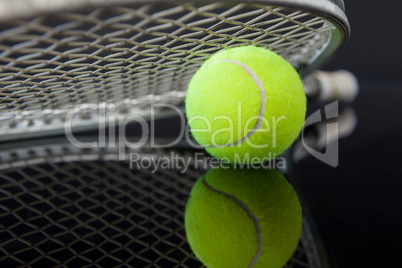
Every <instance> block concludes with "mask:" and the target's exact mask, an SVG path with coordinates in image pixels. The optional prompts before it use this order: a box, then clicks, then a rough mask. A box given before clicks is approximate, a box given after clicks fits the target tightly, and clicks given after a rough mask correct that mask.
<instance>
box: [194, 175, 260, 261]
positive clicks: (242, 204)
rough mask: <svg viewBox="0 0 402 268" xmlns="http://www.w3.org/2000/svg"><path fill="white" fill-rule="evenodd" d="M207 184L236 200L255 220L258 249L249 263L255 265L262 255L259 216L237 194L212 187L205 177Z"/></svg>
mask: <svg viewBox="0 0 402 268" xmlns="http://www.w3.org/2000/svg"><path fill="white" fill-rule="evenodd" d="M202 181H203V182H204V184H205V186H206V187H207V188H208V189H209V190H211V191H213V192H216V193H218V194H221V195H223V196H226V197H227V198H230V199H232V200H233V201H235V202H236V203H237V204H238V205H239V206H240V207H241V208H242V209H243V210H244V212H246V213H247V215H248V216H249V218H250V219H251V220H252V221H253V223H254V226H255V231H256V233H257V251H256V253H255V255H254V257H253V259H252V260H251V262H250V264H249V265H248V267H249V268H250V267H253V266H254V265H255V264H256V263H257V262H258V259H259V258H260V256H261V251H262V235H261V228H260V221H259V219H258V218H257V216H255V215H254V213H253V212H252V211H251V210H250V209H249V208H248V207H247V205H246V204H245V203H243V202H242V201H241V200H240V199H238V198H237V197H236V196H234V195H231V194H228V193H225V192H222V191H220V190H218V189H215V188H214V187H212V186H211V185H210V184H209V183H208V182H207V180H206V179H205V177H204V178H203V180H202Z"/></svg>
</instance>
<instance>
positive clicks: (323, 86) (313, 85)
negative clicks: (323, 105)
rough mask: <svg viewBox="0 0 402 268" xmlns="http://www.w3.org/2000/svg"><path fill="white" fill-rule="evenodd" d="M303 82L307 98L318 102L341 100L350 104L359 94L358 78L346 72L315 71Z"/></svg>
mask: <svg viewBox="0 0 402 268" xmlns="http://www.w3.org/2000/svg"><path fill="white" fill-rule="evenodd" d="M303 82H304V87H305V91H306V95H307V97H309V98H310V99H314V100H317V101H334V100H339V101H342V102H347V103H350V102H353V101H354V99H355V98H356V96H357V94H358V93H359V83H358V81H357V78H356V76H355V75H354V74H352V73H351V72H349V71H346V70H339V71H335V72H324V71H314V72H313V73H311V74H310V75H309V76H308V77H306V78H305V79H304V81H303Z"/></svg>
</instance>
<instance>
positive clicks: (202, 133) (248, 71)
mask: <svg viewBox="0 0 402 268" xmlns="http://www.w3.org/2000/svg"><path fill="white" fill-rule="evenodd" d="M185 105H186V114H187V118H188V122H189V126H190V129H191V133H192V135H193V137H194V138H195V140H196V141H197V142H198V143H199V144H200V145H202V146H204V147H205V148H206V150H207V151H208V152H209V153H210V154H211V155H213V156H215V157H217V158H220V159H225V160H226V161H228V162H231V163H236V162H240V161H241V162H243V161H244V159H245V157H247V158H255V161H254V163H256V162H258V159H261V161H260V162H264V161H268V160H271V159H273V158H275V157H276V156H279V155H280V154H281V153H283V152H284V151H285V150H286V149H287V148H288V147H289V146H290V145H291V144H292V143H293V141H294V140H295V139H296V138H297V136H298V135H299V133H300V130H301V129H302V126H303V124H304V118H305V115H306V96H305V93H304V90H303V84H302V82H301V80H300V77H299V75H298V73H297V72H296V70H295V69H294V68H293V67H292V66H291V65H290V64H289V63H288V62H286V61H285V60H284V59H283V58H281V57H280V56H278V55H277V54H276V53H274V52H272V51H270V50H268V49H265V48H261V47H255V46H243V47H236V48H229V49H226V50H223V51H220V52H218V53H217V54H214V55H213V56H212V57H210V58H209V59H208V60H206V61H205V63H204V64H203V65H202V66H201V68H200V69H199V70H198V71H197V72H196V74H195V75H194V76H193V77H192V79H191V81H190V83H189V86H188V91H187V97H186V101H185Z"/></svg>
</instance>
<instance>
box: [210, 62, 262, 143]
mask: <svg viewBox="0 0 402 268" xmlns="http://www.w3.org/2000/svg"><path fill="white" fill-rule="evenodd" d="M219 62H230V63H233V64H236V65H238V66H240V67H241V68H243V70H245V71H246V73H247V74H248V75H249V76H250V77H251V79H253V81H254V83H255V84H256V85H257V87H258V89H259V90H260V95H261V106H260V112H259V113H258V120H257V123H256V124H255V126H254V127H253V129H252V130H251V131H250V132H249V133H248V134H247V135H246V136H244V137H243V138H242V139H241V140H239V141H237V142H235V143H233V144H225V145H216V146H206V147H205V148H219V147H233V146H236V145H238V144H240V143H243V142H245V141H246V140H248V139H249V138H250V137H251V135H253V134H254V133H255V132H257V131H258V130H260V129H261V127H262V118H264V113H265V103H266V101H267V94H266V92H265V90H264V84H263V83H262V81H261V79H260V78H259V77H258V75H257V74H256V73H255V72H254V71H253V69H251V68H250V67H249V66H248V65H246V64H244V63H242V62H240V61H238V60H232V59H224V60H218V61H215V62H212V63H210V64H208V65H207V66H209V65H211V64H215V63H219Z"/></svg>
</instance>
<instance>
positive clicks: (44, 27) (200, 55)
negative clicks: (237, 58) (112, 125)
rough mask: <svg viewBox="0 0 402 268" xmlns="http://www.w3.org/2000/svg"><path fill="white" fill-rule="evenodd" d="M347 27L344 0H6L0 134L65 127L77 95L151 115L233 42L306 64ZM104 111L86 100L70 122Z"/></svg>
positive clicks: (178, 98) (0, 23)
mask: <svg viewBox="0 0 402 268" xmlns="http://www.w3.org/2000/svg"><path fill="white" fill-rule="evenodd" d="M177 2H179V3H177ZM348 35H349V24H348V21H347V18H346V16H345V14H344V12H343V2H342V0H314V1H313V0H297V1H296V0H258V1H241V2H236V1H222V2H217V3H213V2H210V1H169V0H159V1H155V0H146V1H145V0H99V1H92V0H52V1H43V0H13V1H0V139H1V140H10V139H20V138H23V137H32V136H41V135H46V134H50V133H62V132H63V122H64V120H65V117H66V114H67V112H68V111H69V110H70V109H71V108H72V107H75V106H77V105H81V106H80V107H81V108H85V107H86V106H85V105H87V104H99V107H98V109H99V110H102V109H105V108H104V107H106V105H105V104H110V103H112V104H114V105H116V108H115V109H114V110H113V111H109V112H111V114H110V115H115V116H116V115H132V114H138V115H141V116H144V117H148V116H150V104H152V103H163V104H173V105H175V104H181V103H182V102H183V99H184V97H185V95H186V88H187V83H188V81H189V79H190V78H191V76H192V74H193V73H194V72H195V71H196V70H197V68H198V67H199V66H200V65H201V63H202V62H203V61H204V60H205V59H206V58H208V57H209V56H210V55H211V54H213V53H215V52H217V51H219V50H222V49H225V48H228V47H233V46H240V45H247V44H254V45H258V46H263V47H267V48H270V49H272V50H274V51H276V52H277V53H278V54H280V55H281V56H283V57H284V58H285V59H286V60H288V61H289V62H290V63H291V64H292V65H293V66H295V67H296V68H297V69H298V70H299V71H300V72H301V73H302V74H308V73H310V72H311V71H312V70H314V69H316V68H317V67H318V66H320V65H322V64H323V63H324V62H325V61H326V60H327V59H328V58H329V57H330V56H332V55H333V54H334V53H335V52H336V51H337V50H338V49H339V48H340V47H341V46H342V44H343V43H344V42H345V40H346V39H347V38H348ZM311 85H314V82H313V83H309V86H308V89H309V91H307V94H315V93H314V86H313V88H311ZM310 92H313V93H310ZM314 96H315V95H314ZM88 111H89V112H88ZM164 114H165V113H164V112H163V110H160V111H157V112H156V116H163V115H164ZM99 120H103V118H102V116H100V115H99V113H98V111H94V110H91V109H89V110H88V109H87V110H86V111H81V112H78V113H77V116H76V117H75V118H74V120H73V124H72V125H73V127H74V128H76V129H85V128H94V127H97V126H98V125H99V122H98V121H99Z"/></svg>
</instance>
